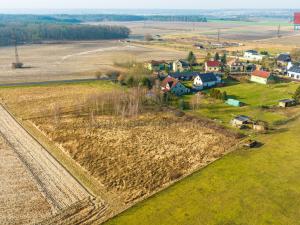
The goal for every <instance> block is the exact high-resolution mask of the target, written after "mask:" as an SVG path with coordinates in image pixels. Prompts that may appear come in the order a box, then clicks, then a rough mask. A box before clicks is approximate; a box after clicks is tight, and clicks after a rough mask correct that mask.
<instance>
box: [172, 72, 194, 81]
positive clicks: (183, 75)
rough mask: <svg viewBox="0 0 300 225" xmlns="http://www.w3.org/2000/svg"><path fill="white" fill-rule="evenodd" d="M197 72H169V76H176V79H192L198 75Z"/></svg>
mask: <svg viewBox="0 0 300 225" xmlns="http://www.w3.org/2000/svg"><path fill="white" fill-rule="evenodd" d="M198 74H199V73H198V72H176V73H170V74H169V76H171V77H173V78H176V79H178V80H184V81H187V80H193V79H194V78H195V77H196V76H198Z"/></svg>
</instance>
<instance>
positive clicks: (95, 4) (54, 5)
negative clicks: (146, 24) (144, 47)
mask: <svg viewBox="0 0 300 225" xmlns="http://www.w3.org/2000/svg"><path fill="white" fill-rule="evenodd" d="M116 8H117V9H147V8H148V9H220V8H291V9H292V8H300V0H249V1H247V0H0V9H116Z"/></svg>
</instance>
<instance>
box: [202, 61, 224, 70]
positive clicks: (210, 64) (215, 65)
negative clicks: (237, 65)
mask: <svg viewBox="0 0 300 225" xmlns="http://www.w3.org/2000/svg"><path fill="white" fill-rule="evenodd" d="M220 70H221V63H220V62H219V61H216V60H214V61H207V62H205V72H206V73H207V72H219V71H220Z"/></svg>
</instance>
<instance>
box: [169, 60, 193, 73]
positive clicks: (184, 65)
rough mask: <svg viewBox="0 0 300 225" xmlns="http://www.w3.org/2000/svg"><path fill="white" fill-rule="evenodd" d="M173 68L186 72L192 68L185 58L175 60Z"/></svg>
mask: <svg viewBox="0 0 300 225" xmlns="http://www.w3.org/2000/svg"><path fill="white" fill-rule="evenodd" d="M172 68H173V71H174V72H184V71H188V70H190V65H189V63H188V62H187V61H185V60H176V61H174V62H173V67H172Z"/></svg>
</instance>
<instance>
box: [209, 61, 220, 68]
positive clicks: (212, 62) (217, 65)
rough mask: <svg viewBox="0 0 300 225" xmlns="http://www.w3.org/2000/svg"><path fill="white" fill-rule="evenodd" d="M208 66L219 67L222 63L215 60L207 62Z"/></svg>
mask: <svg viewBox="0 0 300 225" xmlns="http://www.w3.org/2000/svg"><path fill="white" fill-rule="evenodd" d="M206 65H207V66H208V67H219V66H220V65H221V63H220V62H219V61H216V60H214V61H207V62H206Z"/></svg>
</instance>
